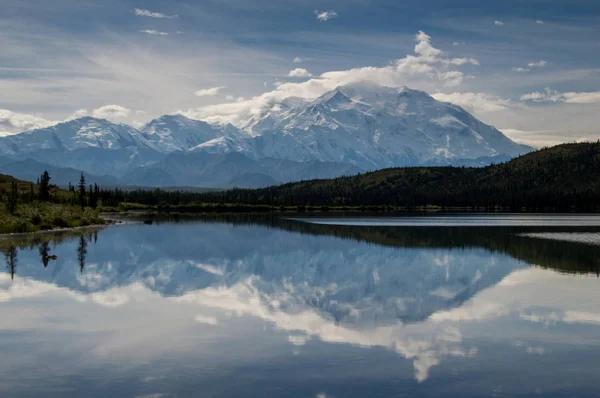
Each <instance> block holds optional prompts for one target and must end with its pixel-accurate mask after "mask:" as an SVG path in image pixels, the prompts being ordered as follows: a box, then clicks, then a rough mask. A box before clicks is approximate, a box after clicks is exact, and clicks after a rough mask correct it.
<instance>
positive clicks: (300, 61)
mask: <svg viewBox="0 0 600 398" xmlns="http://www.w3.org/2000/svg"><path fill="white" fill-rule="evenodd" d="M302 61H303V59H302V58H300V57H296V58H294V60H293V61H292V62H293V63H295V64H300V63H302Z"/></svg>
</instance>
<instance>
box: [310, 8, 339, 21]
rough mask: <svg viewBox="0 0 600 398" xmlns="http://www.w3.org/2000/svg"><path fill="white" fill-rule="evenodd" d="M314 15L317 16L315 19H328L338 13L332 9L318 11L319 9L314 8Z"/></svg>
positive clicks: (335, 16)
mask: <svg viewBox="0 0 600 398" xmlns="http://www.w3.org/2000/svg"><path fill="white" fill-rule="evenodd" d="M315 15H316V16H317V19H318V20H319V21H323V22H325V21H328V20H330V19H332V18H337V16H338V14H337V12H335V11H333V10H329V11H319V10H315Z"/></svg>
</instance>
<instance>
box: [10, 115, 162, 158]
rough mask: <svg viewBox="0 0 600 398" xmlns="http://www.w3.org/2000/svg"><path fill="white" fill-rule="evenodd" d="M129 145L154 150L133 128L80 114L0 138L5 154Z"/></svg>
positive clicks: (123, 147)
mask: <svg viewBox="0 0 600 398" xmlns="http://www.w3.org/2000/svg"><path fill="white" fill-rule="evenodd" d="M129 147H137V148H150V149H155V150H157V148H156V147H154V146H153V145H152V143H151V142H149V141H147V140H146V139H145V138H144V137H142V136H141V135H140V133H139V132H138V131H137V130H136V129H135V128H133V127H131V126H128V125H126V124H115V123H111V122H109V121H108V120H104V119H96V118H92V117H83V118H80V119H75V120H70V121H68V122H64V123H59V124H57V125H55V126H51V127H46V128H43V129H38V130H33V131H29V132H24V133H20V134H16V135H11V136H8V137H2V138H0V152H1V153H3V154H5V155H19V154H23V153H34V152H38V151H44V150H58V151H66V150H67V151H72V150H77V149H84V148H98V149H107V150H119V149H125V148H129Z"/></svg>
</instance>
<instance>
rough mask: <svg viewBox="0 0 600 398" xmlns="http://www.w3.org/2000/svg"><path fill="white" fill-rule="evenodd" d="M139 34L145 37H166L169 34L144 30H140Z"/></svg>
mask: <svg viewBox="0 0 600 398" xmlns="http://www.w3.org/2000/svg"><path fill="white" fill-rule="evenodd" d="M139 32H140V33H145V34H147V35H153V36H168V35H169V33H167V32H161V31H159V30H151V29H144V30H140V31H139Z"/></svg>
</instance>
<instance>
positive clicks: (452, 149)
mask: <svg viewBox="0 0 600 398" xmlns="http://www.w3.org/2000/svg"><path fill="white" fill-rule="evenodd" d="M531 150H532V149H531V148H530V147H527V146H524V145H520V144H517V143H515V142H513V141H511V140H510V139H509V138H507V137H506V136H504V135H503V134H502V133H501V132H500V131H498V130H497V129H495V128H493V127H491V126H488V125H486V124H484V123H482V122H480V121H479V120H477V119H476V118H475V117H473V116H472V115H470V114H469V113H468V112H466V111H465V110H464V109H462V108H460V107H459V106H456V105H453V104H450V103H444V102H440V101H436V100H435V99H434V98H432V97H431V96H429V95H428V94H427V93H424V92H422V91H417V90H411V89H409V88H406V87H403V88H390V87H384V86H379V85H375V84H370V83H360V84H352V85H346V86H342V87H338V88H336V89H335V90H332V91H330V92H328V93H326V94H324V95H323V96H321V97H319V98H317V99H315V100H313V101H305V100H301V99H297V98H288V99H286V100H283V101H281V102H280V103H277V104H273V106H272V107H270V108H268V109H265V110H263V111H261V112H259V113H257V114H254V115H252V116H251V117H249V118H248V120H246V121H244V122H243V123H242V124H241V125H240V126H238V127H236V126H233V125H210V124H208V123H206V122H203V121H199V120H192V119H188V118H186V117H185V116H183V115H165V116H162V117H160V118H158V119H155V120H152V121H151V122H149V123H148V124H147V125H145V126H143V127H141V128H140V129H136V128H133V127H131V126H128V125H124V124H115V123H111V122H109V121H107V120H102V119H95V118H91V117H83V118H80V119H75V120H70V121H66V122H64V123H59V124H57V125H55V126H52V127H48V128H44V129H39V130H34V131H30V132H24V133H20V134H17V135H12V136H8V137H0V156H2V157H3V159H2V160H1V161H0V172H5V173H9V174H13V175H15V176H16V177H19V178H22V179H30V178H32V176H36V175H39V174H40V173H41V172H42V171H43V170H44V169H49V168H52V169H53V175H54V177H53V178H54V179H55V180H54V182H55V183H58V184H66V183H68V182H69V181H71V182H74V180H73V175H74V174H79V173H80V172H81V171H83V172H85V173H86V174H87V175H88V180H90V181H92V182H97V183H99V184H107V183H108V184H110V185H119V184H122V185H145V186H167V185H187V186H204V187H220V188H227V187H233V186H240V187H263V186H268V185H272V184H280V183H285V182H289V181H299V180H306V179H313V178H331V177H338V176H343V175H353V174H357V173H359V172H364V171H369V170H376V169H381V168H389V167H402V166H434V165H464V166H485V165H488V164H490V163H499V162H501V161H506V160H509V159H511V158H513V157H515V156H518V155H520V154H523V153H526V152H529V151H531Z"/></svg>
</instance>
